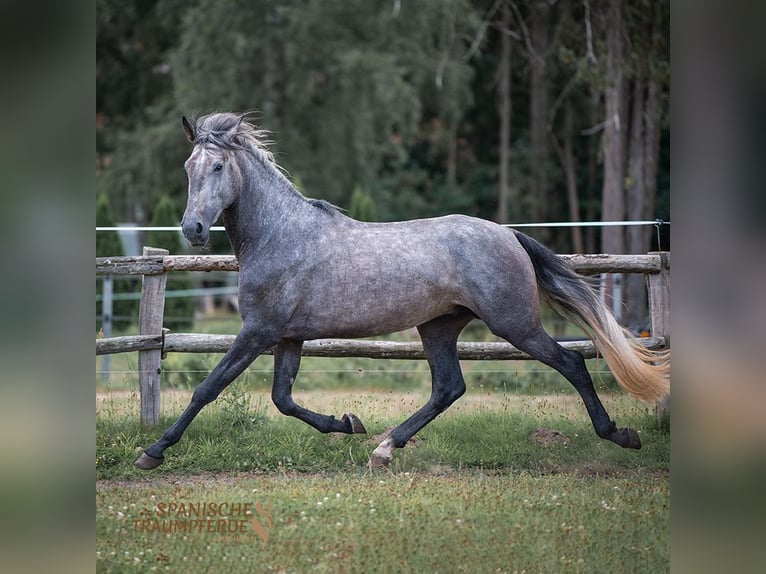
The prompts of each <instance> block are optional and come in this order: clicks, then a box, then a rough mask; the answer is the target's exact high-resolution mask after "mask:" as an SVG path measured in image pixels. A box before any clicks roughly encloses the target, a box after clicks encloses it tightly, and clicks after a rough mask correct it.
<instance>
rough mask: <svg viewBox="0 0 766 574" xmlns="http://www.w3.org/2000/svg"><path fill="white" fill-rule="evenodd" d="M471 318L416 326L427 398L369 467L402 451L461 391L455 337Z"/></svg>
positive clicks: (463, 315)
mask: <svg viewBox="0 0 766 574" xmlns="http://www.w3.org/2000/svg"><path fill="white" fill-rule="evenodd" d="M473 317H474V315H473V314H472V313H471V312H469V311H467V310H465V311H460V312H459V313H457V314H454V315H445V316H442V317H438V318H436V319H434V320H432V321H429V322H428V323H424V324H423V325H419V326H418V331H419V332H420V337H421V339H422V340H423V349H424V350H425V354H426V359H427V360H428V365H429V367H430V368H431V397H430V398H429V399H428V402H427V403H426V404H425V405H424V406H423V407H422V408H421V409H420V410H418V411H417V412H416V413H415V414H413V415H412V416H411V417H409V418H408V419H407V420H405V421H404V422H403V423H402V424H400V425H399V426H397V427H396V428H394V429H393V430H392V431H391V432H390V434H389V435H388V436H387V437H386V439H385V440H383V442H381V443H380V445H378V447H377V448H376V449H375V450H374V451H373V452H372V455H371V456H370V461H369V464H370V466H382V465H388V463H390V462H391V458H392V455H393V450H394V449H395V448H402V447H403V446H404V445H405V444H407V441H408V440H410V439H411V438H412V437H413V436H414V435H415V433H416V432H418V431H419V430H420V429H422V428H423V427H424V426H426V425H427V424H428V423H430V422H431V421H432V420H434V419H435V418H436V417H437V416H438V415H439V414H441V413H442V412H444V410H445V409H446V408H447V407H449V406H450V405H451V404H452V403H454V402H455V401H456V400H457V399H458V398H460V396H462V394H463V393H464V392H465V381H464V380H463V374H462V372H461V371H460V362H459V361H458V356H457V338H458V335H459V334H460V331H462V330H463V327H465V326H466V325H467V324H468V323H469V322H470V321H471V319H472V318H473Z"/></svg>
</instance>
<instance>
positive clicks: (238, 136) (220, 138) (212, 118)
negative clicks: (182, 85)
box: [194, 112, 344, 215]
mask: <svg viewBox="0 0 766 574" xmlns="http://www.w3.org/2000/svg"><path fill="white" fill-rule="evenodd" d="M247 116H248V113H244V114H233V113H229V112H218V113H213V114H209V115H206V116H202V117H201V118H198V119H197V120H196V121H195V122H194V144H195V145H197V144H202V145H214V146H216V147H219V148H222V149H228V150H242V149H253V148H254V149H256V150H258V152H259V153H260V155H261V156H262V157H264V158H265V159H266V160H267V161H269V162H270V163H272V164H273V165H274V166H275V167H276V168H277V169H278V170H279V171H281V172H282V173H283V174H285V175H287V174H286V172H285V170H284V169H283V168H282V167H281V166H280V165H279V164H278V163H277V162H276V159H275V158H274V152H272V151H271V150H270V149H269V146H270V145H272V144H273V143H274V142H273V141H272V140H271V139H269V137H270V135H271V132H269V131H268V130H263V129H259V128H256V127H255V126H254V125H253V124H251V123H250V122H249V121H247V120H248V119H247ZM295 191H296V193H299V194H300V192H298V191H297V190H295ZM305 199H306V200H307V201H308V202H309V203H310V204H311V205H313V206H314V207H317V208H319V209H321V210H322V211H324V212H326V213H328V214H330V215H333V214H335V213H342V212H343V211H344V210H343V209H341V208H340V207H338V206H337V205H333V204H332V203H330V202H329V201H325V200H323V199H309V198H305Z"/></svg>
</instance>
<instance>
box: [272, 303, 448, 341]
mask: <svg viewBox="0 0 766 574" xmlns="http://www.w3.org/2000/svg"><path fill="white" fill-rule="evenodd" d="M455 308H456V306H455V304H454V303H452V302H451V301H450V300H449V299H448V298H447V297H443V296H442V297H439V296H438V295H437V294H435V293H431V294H426V295H425V296H422V297H418V296H416V295H415V293H409V294H402V293H399V294H397V296H391V295H388V296H387V295H386V294H385V293H376V294H371V295H370V296H369V297H365V298H363V299H357V298H356V297H352V296H349V293H346V294H345V295H341V294H338V296H336V297H332V298H330V299H328V300H325V301H323V302H319V301H316V302H315V304H312V305H308V306H305V307H302V308H299V309H298V310H297V311H296V313H295V314H294V315H293V318H292V320H291V321H290V325H289V327H288V334H287V335H286V337H287V338H295V339H302V340H308V339H322V338H332V337H344V338H359V337H373V336H376V335H384V334H388V333H395V332H397V331H404V330H405V329H409V328H411V327H415V326H417V325H420V324H422V323H425V322H427V321H429V320H431V319H433V318H435V317H439V316H441V315H445V314H447V313H450V312H451V311H454V309H455Z"/></svg>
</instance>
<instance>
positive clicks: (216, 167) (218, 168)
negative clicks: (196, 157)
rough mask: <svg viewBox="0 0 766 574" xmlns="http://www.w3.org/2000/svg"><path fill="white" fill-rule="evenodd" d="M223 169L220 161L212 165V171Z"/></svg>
mask: <svg viewBox="0 0 766 574" xmlns="http://www.w3.org/2000/svg"><path fill="white" fill-rule="evenodd" d="M222 169H223V164H222V163H217V164H215V167H213V171H221V170H222Z"/></svg>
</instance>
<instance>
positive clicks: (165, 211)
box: [146, 194, 194, 331]
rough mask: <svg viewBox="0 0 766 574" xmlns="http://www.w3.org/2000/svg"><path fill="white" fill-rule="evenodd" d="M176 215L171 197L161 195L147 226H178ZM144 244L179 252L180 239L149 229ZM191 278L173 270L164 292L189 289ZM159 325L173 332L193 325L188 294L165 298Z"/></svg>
mask: <svg viewBox="0 0 766 574" xmlns="http://www.w3.org/2000/svg"><path fill="white" fill-rule="evenodd" d="M178 219H179V217H178V214H177V210H176V208H175V206H174V205H173V200H172V199H170V196H169V195H167V194H164V195H163V196H162V197H161V198H160V200H159V202H158V203H157V205H156V206H155V208H154V213H153V214H152V220H151V224H150V225H151V226H152V227H164V226H174V225H178ZM146 244H147V245H149V246H151V247H159V248H160V249H167V250H168V252H169V253H170V254H171V255H177V254H178V253H180V252H181V249H182V247H181V245H182V244H181V238H180V237H179V235H178V232H174V231H150V232H149V233H147V235H146ZM192 287H193V284H192V280H191V278H190V277H189V274H188V273H184V272H173V273H170V274H169V275H168V279H167V284H166V287H165V289H166V291H167V292H172V291H180V290H184V289H191V288H192ZM163 324H164V325H165V326H167V327H168V328H169V329H172V330H174V331H183V330H190V329H191V328H192V326H193V325H194V299H193V298H192V297H167V298H166V299H165V317H164V320H163Z"/></svg>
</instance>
